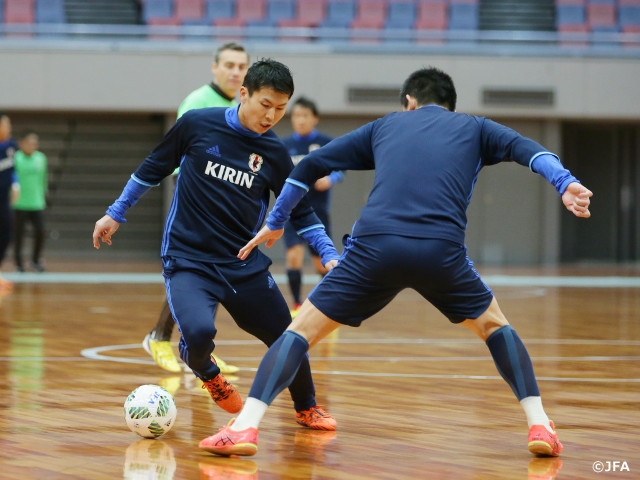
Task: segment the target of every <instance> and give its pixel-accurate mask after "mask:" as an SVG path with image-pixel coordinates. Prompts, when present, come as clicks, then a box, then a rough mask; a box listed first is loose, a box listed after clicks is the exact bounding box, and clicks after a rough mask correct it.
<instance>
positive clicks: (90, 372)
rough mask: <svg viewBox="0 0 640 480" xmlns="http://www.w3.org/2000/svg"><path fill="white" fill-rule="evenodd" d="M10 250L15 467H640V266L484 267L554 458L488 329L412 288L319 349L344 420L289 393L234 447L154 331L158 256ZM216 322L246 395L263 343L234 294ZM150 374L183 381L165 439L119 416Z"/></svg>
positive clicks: (4, 303)
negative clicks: (131, 259)
mask: <svg viewBox="0 0 640 480" xmlns="http://www.w3.org/2000/svg"><path fill="white" fill-rule="evenodd" d="M8 263H9V262H5V271H4V276H5V278H8V279H10V280H13V281H15V282H16V283H15V289H14V291H13V292H12V293H10V294H4V295H2V296H1V297H0V325H1V327H2V335H1V336H0V345H1V353H0V355H1V356H0V375H1V376H0V378H1V380H2V381H1V382H0V392H1V395H0V398H1V399H2V401H1V403H0V405H1V408H0V458H2V465H1V466H0V478H2V479H21V480H22V479H116V478H125V479H250V480H257V479H260V480H269V479H345V480H356V479H363V480H364V479H367V480H368V479H390V480H391V479H393V480H396V479H474V480H478V479H508V480H517V479H528V480H532V479H551V478H557V479H591V478H594V479H595V478H598V479H605V478H606V479H609V480H614V479H615V480H621V479H638V478H640V433H639V431H640V267H638V266H629V267H621V266H618V267H601V266H600V267H592V268H587V267H572V268H562V269H502V270H490V269H483V268H481V267H480V268H478V270H479V271H480V273H481V274H482V275H483V278H484V280H485V281H486V283H488V284H489V285H490V286H491V287H492V288H493V290H494V292H495V293H496V296H497V298H498V300H499V302H500V304H501V307H502V309H503V311H504V312H505V314H506V315H507V317H508V318H509V320H510V321H511V323H512V325H513V326H514V327H515V328H516V329H517V331H518V333H519V334H520V336H521V337H522V338H523V340H524V342H525V344H526V345H527V348H528V349H529V353H530V354H531V356H532V359H533V362H534V367H535V369H536V374H537V376H538V380H539V385H540V389H541V392H542V397H543V402H544V405H545V408H546V410H547V413H548V414H549V416H550V417H551V418H552V419H553V420H555V422H556V427H557V429H558V433H559V435H560V438H561V440H562V442H563V443H564V446H565V450H564V452H563V455H562V456H561V457H560V458H558V459H548V458H547V459H536V458H534V457H532V456H531V455H530V454H529V452H528V451H527V446H526V441H527V425H526V420H525V416H524V413H523V412H522V410H521V408H520V406H519V404H518V403H517V401H516V399H515V397H514V396H513V394H512V392H511V390H510V389H509V387H508V386H507V385H506V383H505V382H504V381H503V380H502V379H501V378H500V377H499V376H498V374H497V372H496V369H495V367H494V365H493V362H492V360H491V358H490V356H489V354H488V351H487V349H486V347H485V345H483V344H482V342H480V341H479V340H478V339H477V338H475V337H473V336H472V334H471V333H470V332H469V331H467V330H466V329H464V328H462V327H456V326H453V325H450V324H449V323H448V322H447V320H446V319H445V318H444V317H442V316H441V315H440V314H439V313H438V312H437V311H436V310H435V309H434V308H433V307H431V306H430V305H429V304H427V303H426V302H424V301H423V300H422V299H421V298H420V297H419V296H418V295H417V294H416V293H415V292H412V291H405V292H403V293H402V294H401V295H399V296H398V298H396V300H395V301H394V302H393V303H392V304H391V305H389V306H388V307H387V308H386V309H385V310H383V311H382V312H381V313H379V314H378V315H376V316H375V317H373V318H371V319H369V320H367V321H366V322H365V323H364V325H363V326H362V327H360V328H358V329H354V328H348V327H343V328H341V329H340V330H339V331H338V333H337V335H336V336H335V337H334V338H331V339H328V340H325V341H323V342H322V343H321V344H319V345H318V346H317V347H316V348H315V349H313V350H312V351H311V358H312V367H313V369H314V379H315V382H316V387H317V397H318V401H319V403H321V404H323V405H324V406H325V408H326V409H327V410H328V411H330V412H331V413H332V414H333V415H334V416H335V417H336V419H337V420H338V422H339V427H338V431H337V432H317V431H311V430H307V429H304V428H303V427H300V426H298V425H297V424H296V423H295V421H294V418H293V409H292V406H291V401H290V398H289V397H288V394H287V393H286V392H283V393H282V394H281V395H280V396H279V397H278V398H277V399H276V400H275V401H274V403H273V405H272V407H271V408H270V409H269V411H268V412H267V415H266V416H265V419H264V421H263V423H262V425H261V430H260V441H259V451H258V453H257V455H255V456H254V457H246V458H222V457H216V456H213V455H211V454H208V453H206V452H203V451H201V450H199V449H198V446H197V445H198V442H199V441H200V440H201V439H202V438H203V437H205V436H208V435H210V434H212V433H213V432H215V431H217V429H218V428H219V427H220V426H222V425H224V424H226V423H227V422H228V421H229V420H230V418H231V417H232V416H231V415H230V414H227V413H226V412H224V411H223V410H221V409H220V408H218V407H217V406H215V405H214V404H213V402H212V401H211V400H210V398H209V397H208V395H207V394H206V393H205V392H204V391H203V390H202V389H201V388H200V383H199V382H197V381H196V380H195V378H194V377H193V375H192V374H190V373H185V374H178V375H172V374H170V373H168V372H165V371H163V370H161V369H160V368H159V367H157V366H156V365H155V364H154V363H153V362H152V361H151V359H150V358H149V357H148V356H147V355H146V354H145V352H144V351H143V349H142V348H141V346H140V341H141V340H142V338H143V337H144V335H145V334H146V333H147V332H148V331H149V330H150V329H151V327H152V326H153V325H154V323H155V321H156V317H157V315H158V313H159V311H160V307H161V305H162V301H163V297H164V288H163V285H162V280H161V276H160V274H159V271H160V269H159V265H158V264H156V263H154V262H150V263H117V262H116V263H113V262H109V263H107V262H105V263H93V264H90V263H86V262H83V263H80V262H76V263H73V262H68V261H58V262H55V261H49V264H48V272H47V273H44V274H34V273H24V274H17V273H14V272H11V271H9V270H11V269H12V268H11V267H10V266H8V265H7V264H8ZM278 268H279V267H278V266H276V267H274V269H273V272H274V274H276V278H277V280H278V282H279V284H280V286H281V288H282V290H283V292H285V295H288V290H287V286H286V284H285V283H284V276H283V275H282V269H281V267H280V269H278ZM306 269H307V271H310V270H311V268H310V267H306ZM306 278H307V279H308V280H309V283H308V284H307V285H306V287H307V289H308V288H310V287H311V285H312V283H313V280H314V277H313V276H309V277H306ZM256 314H257V315H258V314H259V312H256ZM217 325H218V331H219V333H218V339H217V345H218V347H217V349H216V353H217V354H219V355H220V356H221V357H222V358H223V359H225V360H227V361H228V362H229V363H233V364H235V365H238V366H239V367H240V368H241V370H240V372H239V373H238V375H237V377H235V378H233V377H232V380H233V382H234V383H235V384H236V385H237V387H238V388H239V390H240V392H241V393H242V395H243V397H246V395H247V393H248V391H249V388H250V385H251V382H252V380H253V376H254V373H255V370H256V367H257V366H258V363H259V361H260V359H261V358H262V355H263V354H264V352H265V350H266V349H265V347H264V346H263V345H261V344H259V343H258V342H256V341H255V340H254V339H253V338H252V337H250V336H248V335H247V334H245V333H244V332H242V331H241V330H240V329H239V328H238V327H237V326H236V325H235V324H234V323H233V321H232V320H231V319H230V317H229V316H228V314H227V313H226V311H224V309H221V311H220V312H219V315H218V319H217ZM174 335H175V334H174ZM173 340H174V341H177V335H175V337H174V338H173ZM145 383H155V384H159V385H163V386H165V387H166V388H168V389H170V390H171V391H173V392H174V396H175V401H176V404H177V407H178V417H177V421H176V424H175V426H174V427H173V429H172V430H171V431H170V432H168V433H167V434H166V435H165V436H163V437H161V438H159V439H155V440H146V439H141V438H140V437H137V436H136V435H135V434H134V433H132V432H131V431H129V430H128V428H127V426H126V424H125V422H124V418H123V409H122V405H123V402H124V400H125V398H126V396H127V394H128V393H129V392H130V391H131V390H133V389H134V388H135V387H137V386H139V385H141V384H145ZM599 462H601V463H599ZM598 469H602V470H604V471H602V472H596V470H598Z"/></svg>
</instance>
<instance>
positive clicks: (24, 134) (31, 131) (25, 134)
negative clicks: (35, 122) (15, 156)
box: [18, 128, 39, 140]
mask: <svg viewBox="0 0 640 480" xmlns="http://www.w3.org/2000/svg"><path fill="white" fill-rule="evenodd" d="M29 135H38V132H36V131H35V130H34V129H33V128H27V129H25V130H22V131H21V132H20V136H19V137H18V138H19V139H20V140H24V139H25V138H27V137H28V136H29ZM38 136H39V135H38Z"/></svg>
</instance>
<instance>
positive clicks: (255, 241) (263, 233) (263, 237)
mask: <svg viewBox="0 0 640 480" xmlns="http://www.w3.org/2000/svg"><path fill="white" fill-rule="evenodd" d="M283 233H284V228H281V229H280V230H271V229H270V228H269V227H267V226H266V225H265V226H264V227H262V229H261V230H260V231H259V232H258V233H257V234H256V236H255V237H253V238H252V239H251V240H249V243H247V244H246V245H245V246H244V247H242V248H241V249H240V251H239V252H238V258H239V259H240V260H244V259H246V258H247V257H248V256H249V254H250V253H251V250H253V249H254V248H255V247H257V246H258V245H260V244H261V243H264V242H267V244H266V245H267V248H271V246H272V245H273V244H274V243H275V241H276V240H278V239H279V238H280V237H281V236H282V234H283Z"/></svg>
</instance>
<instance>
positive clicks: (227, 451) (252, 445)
mask: <svg viewBox="0 0 640 480" xmlns="http://www.w3.org/2000/svg"><path fill="white" fill-rule="evenodd" d="M234 421H235V418H234V419H232V420H231V421H230V422H229V425H226V426H224V427H222V428H221V429H220V431H218V433H216V434H215V435H211V436H210V437H207V438H205V439H203V440H202V441H201V442H200V444H199V445H198V446H199V447H200V448H201V449H202V450H206V451H207V452H211V453H215V454H216V455H224V456H229V455H244V456H250V455H255V454H256V452H257V451H258V429H257V428H246V429H244V430H240V431H237V432H236V431H235V430H231V429H230V428H229V427H231V425H233V422H234Z"/></svg>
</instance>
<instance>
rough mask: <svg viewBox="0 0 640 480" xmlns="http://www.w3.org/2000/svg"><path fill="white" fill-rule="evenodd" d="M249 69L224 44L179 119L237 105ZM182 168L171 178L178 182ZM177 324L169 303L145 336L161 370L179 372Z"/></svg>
mask: <svg viewBox="0 0 640 480" xmlns="http://www.w3.org/2000/svg"><path fill="white" fill-rule="evenodd" d="M248 68H249V55H248V54H247V52H246V51H245V49H244V47H243V46H242V45H240V44H238V43H235V42H229V43H225V44H224V45H221V46H220V47H219V48H218V49H217V50H216V53H215V56H214V60H213V64H212V65H211V73H212V74H213V80H212V81H211V83H209V84H207V85H203V86H202V87H200V88H198V89H196V90H194V91H193V92H191V93H190V94H189V95H187V97H186V98H185V99H184V100H183V101H182V103H181V104H180V106H179V107H178V118H180V117H181V116H182V115H183V114H184V113H185V112H188V111H189V110H193V109H196V108H209V107H230V106H233V105H237V103H238V102H237V101H236V95H237V94H238V91H239V90H240V87H241V86H242V82H243V81H244V77H245V75H246V74H247V69H248ZM178 171H179V169H176V170H175V171H174V176H173V177H171V179H172V180H173V181H175V178H176V175H177V174H178ZM174 326H175V322H174V320H173V316H172V315H171V309H170V308H169V303H168V302H166V301H165V302H164V304H163V306H162V309H161V310H160V315H159V316H158V320H157V322H156V325H155V326H154V327H153V329H152V330H151V331H150V332H149V333H148V334H147V335H146V336H145V337H144V340H143V341H142V346H143V347H144V349H145V351H146V352H147V353H148V354H149V355H151V357H152V358H153V360H154V361H155V362H156V363H157V364H158V366H160V367H161V368H163V369H165V370H167V371H169V372H174V373H175V372H180V370H181V368H180V364H179V363H178V359H177V358H176V356H175V354H174V353H173V347H172V345H171V335H172V334H173V330H174ZM214 358H215V360H216V362H217V364H218V367H219V368H220V371H221V372H222V373H224V374H227V375H230V374H233V373H236V372H237V371H238V370H239V368H238V367H237V366H235V365H231V364H228V363H227V362H225V361H224V360H222V359H221V358H220V357H218V356H217V355H214Z"/></svg>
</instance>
